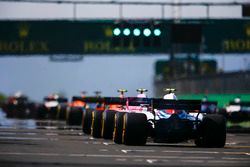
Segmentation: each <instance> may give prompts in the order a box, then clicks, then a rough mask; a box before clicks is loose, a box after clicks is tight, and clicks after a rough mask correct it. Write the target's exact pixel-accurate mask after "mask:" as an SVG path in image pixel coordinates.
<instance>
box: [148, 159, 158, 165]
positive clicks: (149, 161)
mask: <svg viewBox="0 0 250 167" xmlns="http://www.w3.org/2000/svg"><path fill="white" fill-rule="evenodd" d="M146 162H148V163H149V164H153V163H155V162H157V160H156V159H147V160H146Z"/></svg>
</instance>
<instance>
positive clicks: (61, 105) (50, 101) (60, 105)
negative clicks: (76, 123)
mask: <svg viewBox="0 0 250 167" xmlns="http://www.w3.org/2000/svg"><path fill="white" fill-rule="evenodd" d="M67 102H68V99H67V98H64V97H60V96H59V95H57V94H52V95H49V96H47V97H45V98H44V99H43V103H42V104H40V106H39V107H38V109H37V116H36V117H37V119H59V120H65V117H66V111H67Z"/></svg>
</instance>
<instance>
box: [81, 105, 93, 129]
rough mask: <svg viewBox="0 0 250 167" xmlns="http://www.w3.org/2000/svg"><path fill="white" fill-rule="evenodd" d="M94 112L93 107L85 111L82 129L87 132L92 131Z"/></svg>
mask: <svg viewBox="0 0 250 167" xmlns="http://www.w3.org/2000/svg"><path fill="white" fill-rule="evenodd" d="M92 112H93V110H91V109H86V110H85V111H83V115H82V131H83V133H85V134H90V133H91V125H92Z"/></svg>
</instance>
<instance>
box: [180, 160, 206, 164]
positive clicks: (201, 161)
mask: <svg viewBox="0 0 250 167" xmlns="http://www.w3.org/2000/svg"><path fill="white" fill-rule="evenodd" d="M180 161H181V162H188V163H190V162H191V163H203V162H204V161H203V160H180Z"/></svg>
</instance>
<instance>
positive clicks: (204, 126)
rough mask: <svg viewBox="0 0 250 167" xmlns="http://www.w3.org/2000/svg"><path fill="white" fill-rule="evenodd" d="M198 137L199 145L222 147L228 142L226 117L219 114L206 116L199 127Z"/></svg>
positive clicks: (196, 142) (197, 143) (196, 141)
mask: <svg viewBox="0 0 250 167" xmlns="http://www.w3.org/2000/svg"><path fill="white" fill-rule="evenodd" d="M197 131H198V138H197V139H196V140H195V144H196V145H197V146H198V147H215V148H221V147H224V146H225V143H226V119H225V117H224V116H222V115H219V114H213V115H207V116H205V117H204V119H203V120H202V122H201V123H200V124H199V126H198V128H197Z"/></svg>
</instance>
